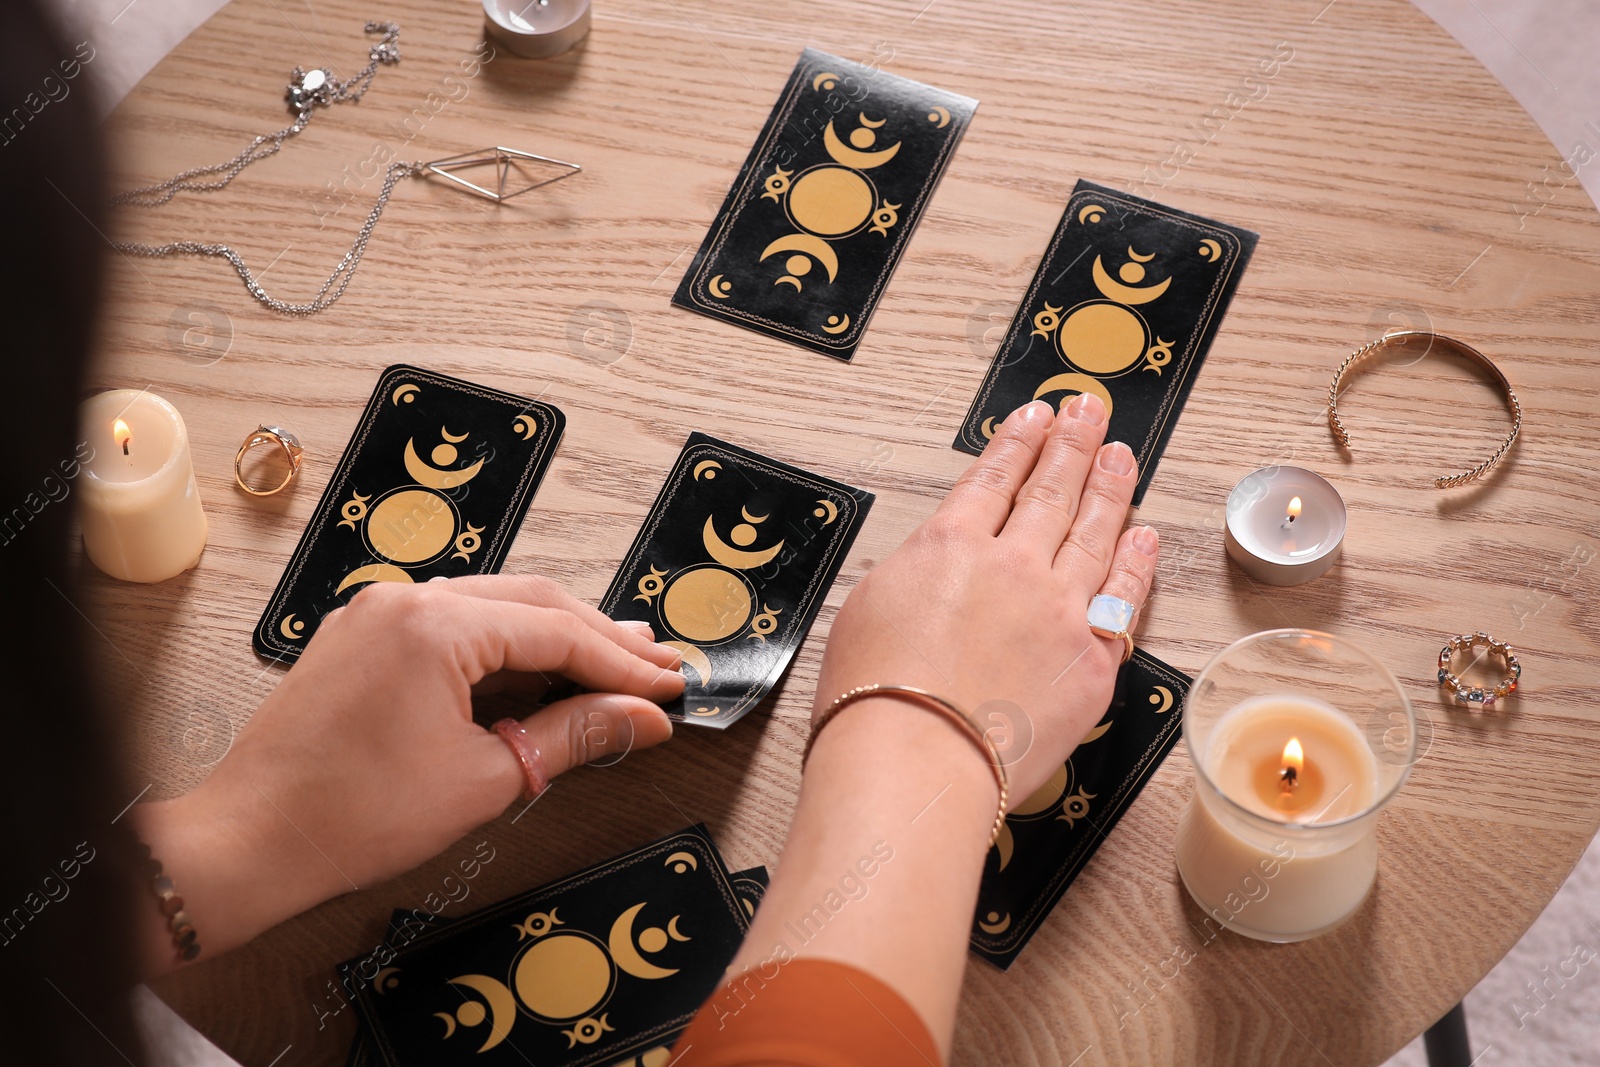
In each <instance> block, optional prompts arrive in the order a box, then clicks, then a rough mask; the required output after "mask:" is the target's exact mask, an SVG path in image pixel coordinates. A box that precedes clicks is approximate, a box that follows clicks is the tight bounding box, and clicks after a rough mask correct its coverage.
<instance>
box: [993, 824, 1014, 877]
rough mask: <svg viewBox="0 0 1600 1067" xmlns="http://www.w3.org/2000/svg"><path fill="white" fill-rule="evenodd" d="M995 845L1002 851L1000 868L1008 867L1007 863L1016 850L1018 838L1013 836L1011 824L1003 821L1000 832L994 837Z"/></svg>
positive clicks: (996, 848) (997, 849) (998, 850)
mask: <svg viewBox="0 0 1600 1067" xmlns="http://www.w3.org/2000/svg"><path fill="white" fill-rule="evenodd" d="M994 847H995V850H996V851H997V852H999V853H1000V867H999V869H1000V870H1002V871H1003V870H1005V869H1006V864H1008V863H1010V862H1011V855H1012V853H1013V852H1015V851H1016V848H1017V839H1016V838H1014V837H1012V836H1011V824H1010V823H1008V822H1002V823H1001V824H1000V833H999V834H998V835H997V836H996V837H995V839H994Z"/></svg>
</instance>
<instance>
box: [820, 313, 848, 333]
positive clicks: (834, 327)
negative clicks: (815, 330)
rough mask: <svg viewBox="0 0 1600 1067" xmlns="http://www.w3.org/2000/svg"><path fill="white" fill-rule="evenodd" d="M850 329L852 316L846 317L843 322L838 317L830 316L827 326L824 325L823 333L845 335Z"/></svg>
mask: <svg viewBox="0 0 1600 1067" xmlns="http://www.w3.org/2000/svg"><path fill="white" fill-rule="evenodd" d="M849 328H850V316H849V315H846V316H845V317H844V318H843V320H841V319H840V318H839V316H837V315H829V316H828V321H827V323H826V325H824V326H823V327H822V332H823V333H844V332H845V331H846V330H848V329H849Z"/></svg>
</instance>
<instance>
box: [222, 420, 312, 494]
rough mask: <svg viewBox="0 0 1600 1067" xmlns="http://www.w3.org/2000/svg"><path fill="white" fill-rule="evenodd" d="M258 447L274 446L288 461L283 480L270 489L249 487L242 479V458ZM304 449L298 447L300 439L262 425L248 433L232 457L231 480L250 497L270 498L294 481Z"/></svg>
mask: <svg viewBox="0 0 1600 1067" xmlns="http://www.w3.org/2000/svg"><path fill="white" fill-rule="evenodd" d="M258 445H276V446H277V447H278V449H279V450H281V451H282V452H283V456H284V458H285V459H286V460H288V461H289V470H288V472H287V473H285V474H284V476H283V480H282V481H280V482H279V483H278V484H277V485H274V486H272V487H270V488H262V487H260V486H254V485H251V484H250V483H249V482H247V481H246V480H245V477H244V457H245V454H246V453H247V452H249V451H250V450H251V449H252V448H255V447H256V446H258ZM304 454H305V449H304V448H302V447H301V446H300V438H298V437H296V436H295V435H294V434H292V433H290V432H289V431H288V430H285V429H283V428H282V427H281V426H267V425H266V424H262V425H260V426H257V427H256V428H255V429H254V430H252V431H251V432H250V436H249V437H246V438H245V439H244V444H242V445H240V446H239V451H237V452H235V453H234V455H233V480H234V481H235V482H238V483H239V488H240V489H243V490H244V491H245V492H247V493H249V494H250V495H251V496H272V495H273V494H274V493H281V492H283V490H285V489H287V488H288V486H289V483H290V482H292V481H294V476H295V475H296V474H299V473H300V460H301V457H302V456H304Z"/></svg>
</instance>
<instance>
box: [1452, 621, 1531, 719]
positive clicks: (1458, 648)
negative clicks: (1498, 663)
mask: <svg viewBox="0 0 1600 1067" xmlns="http://www.w3.org/2000/svg"><path fill="white" fill-rule="evenodd" d="M1474 648H1486V649H1488V650H1489V655H1491V656H1499V657H1500V658H1501V660H1502V661H1503V662H1504V663H1505V670H1506V676H1505V677H1504V678H1503V679H1501V680H1500V681H1499V682H1498V683H1497V684H1495V685H1494V686H1491V687H1488V688H1485V687H1483V686H1474V685H1467V684H1466V683H1465V682H1463V681H1462V680H1461V678H1460V677H1459V676H1458V675H1456V674H1454V673H1452V672H1451V670H1450V664H1451V661H1452V660H1453V659H1454V658H1455V654H1456V653H1457V652H1470V651H1472V649H1474ZM1521 680H1522V664H1521V662H1520V661H1518V659H1517V654H1516V653H1515V652H1513V651H1511V646H1510V645H1508V644H1506V643H1505V642H1504V641H1500V640H1497V639H1496V638H1493V637H1490V636H1489V635H1488V634H1486V633H1484V632H1483V631H1482V630H1480V631H1478V632H1477V633H1475V634H1460V635H1458V636H1456V637H1452V638H1451V639H1450V643H1449V644H1447V645H1445V646H1444V647H1443V648H1442V649H1440V650H1439V684H1440V685H1442V686H1444V688H1445V689H1447V690H1449V691H1450V695H1451V696H1453V697H1455V698H1456V700H1457V701H1458V702H1459V703H1462V704H1472V705H1477V706H1480V707H1482V708H1484V709H1488V708H1492V707H1494V706H1495V704H1497V703H1498V702H1500V701H1502V700H1504V699H1505V698H1506V697H1508V696H1510V695H1511V694H1512V693H1515V692H1516V691H1517V684H1518V683H1519V682H1520V681H1521Z"/></svg>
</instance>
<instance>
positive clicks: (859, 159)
mask: <svg viewBox="0 0 1600 1067" xmlns="http://www.w3.org/2000/svg"><path fill="white" fill-rule="evenodd" d="M822 145H823V147H824V148H826V149H827V150H828V155H830V156H832V157H833V161H834V162H835V163H837V164H839V165H840V166H841V167H849V168H850V169H851V170H871V169H872V168H873V167H881V166H883V165H884V164H885V163H887V162H889V160H891V159H893V158H894V157H895V156H896V155H898V154H899V152H900V142H899V141H896V142H895V143H894V144H892V145H890V146H889V147H888V148H885V149H883V150H882V151H880V152H863V151H861V150H860V149H859V148H851V147H850V146H849V145H847V144H845V143H844V142H843V141H841V140H839V134H838V133H837V131H835V130H834V128H833V120H832V119H829V120H828V125H827V126H826V127H825V128H824V129H823V131H822Z"/></svg>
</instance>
